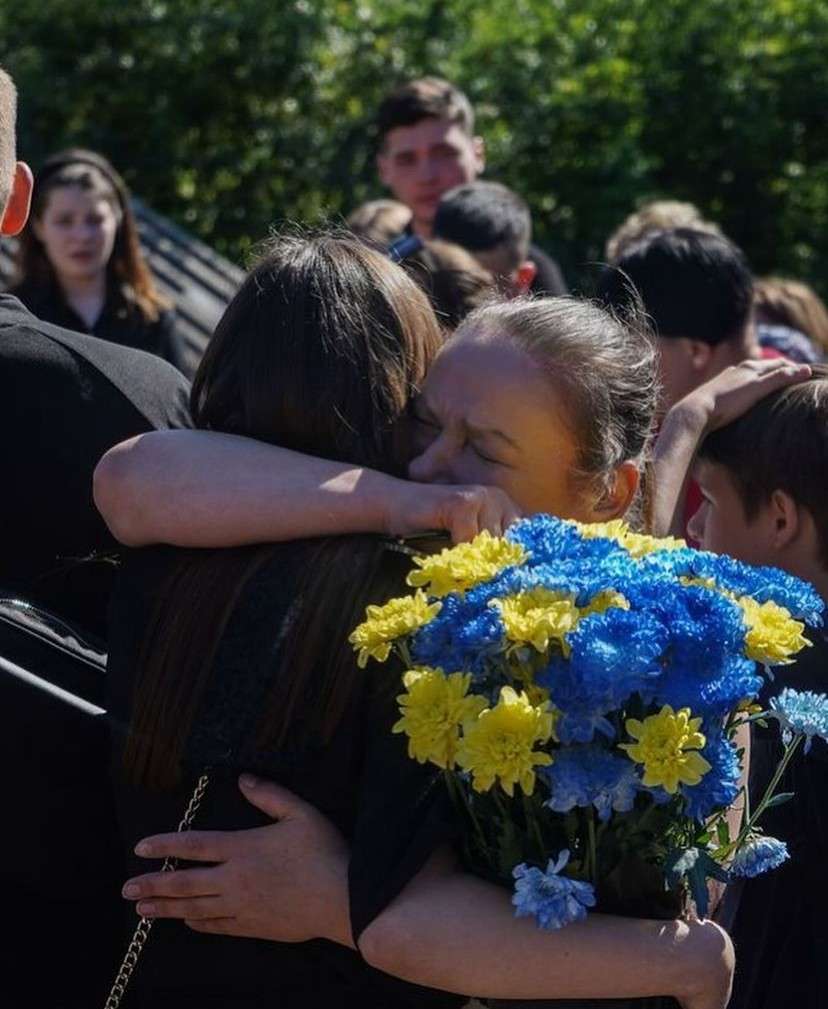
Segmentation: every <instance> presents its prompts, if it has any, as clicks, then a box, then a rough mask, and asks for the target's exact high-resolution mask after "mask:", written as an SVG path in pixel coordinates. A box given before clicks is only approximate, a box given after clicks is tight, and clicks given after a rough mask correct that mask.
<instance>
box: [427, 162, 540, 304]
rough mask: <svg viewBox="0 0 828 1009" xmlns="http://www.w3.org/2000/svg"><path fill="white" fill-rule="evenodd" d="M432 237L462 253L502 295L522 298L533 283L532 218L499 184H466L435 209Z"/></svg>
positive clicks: (523, 205)
mask: <svg viewBox="0 0 828 1009" xmlns="http://www.w3.org/2000/svg"><path fill="white" fill-rule="evenodd" d="M433 230H434V236H435V238H442V239H444V240H445V241H447V242H454V243H455V244H456V245H462V247H463V248H464V249H467V250H468V251H469V252H470V253H471V254H472V255H473V256H474V258H475V259H476V260H477V261H478V262H479V263H480V265H481V266H482V267H483V268H484V269H486V270H488V271H489V272H490V273H492V274H493V275H494V276H495V277H496V278H497V281H498V285H499V286H500V287H501V289H502V290H503V292H504V293H505V294H506V295H508V296H510V297H515V296H516V295H519V294H525V293H526V292H527V291H528V290H529V288H530V287H531V286H532V281H533V280H534V279H535V273H536V267H535V264H534V263H533V262H532V261H531V260H530V259H529V258H528V257H529V243H530V241H531V238H532V217H531V214H530V213H529V207H528V206H527V204H526V201H525V200H523V199H521V197H520V196H518V194H517V193H515V192H513V191H512V190H511V189H509V188H508V187H507V186H504V185H501V184H500V183H499V182H482V181H477V182H468V183H466V184H465V185H462V186H455V187H454V189H450V190H449V191H448V192H447V193H445V194H444V195H443V197H442V199H441V200H440V202H439V204H438V205H437V213H436V215H435V217H434V228H433Z"/></svg>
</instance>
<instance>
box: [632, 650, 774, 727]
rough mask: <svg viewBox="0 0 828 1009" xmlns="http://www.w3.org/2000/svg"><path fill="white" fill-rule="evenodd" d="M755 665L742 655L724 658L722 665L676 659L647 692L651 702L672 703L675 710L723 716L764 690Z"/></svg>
mask: <svg viewBox="0 0 828 1009" xmlns="http://www.w3.org/2000/svg"><path fill="white" fill-rule="evenodd" d="M762 683H763V681H762V677H761V676H760V675H759V672H758V670H757V667H756V663H755V662H751V660H750V659H746V658H744V657H743V656H741V655H731V656H728V657H726V658H724V659H723V660H722V661H721V662H720V663H719V664H718V665H711V666H702V665H700V664H698V663H697V662H692V663H687V662H685V663H679V662H677V661H675V660H674V659H673V660H671V661H669V662H668V663H667V666H666V668H665V670H664V673H663V674H662V676H661V678H660V679H659V680H658V682H657V683H656V684H655V685H654V686H653V687H652V689H651V690H650V691H649V692H648V693H647V700H654V701H655V702H656V703H657V704H669V705H670V706H671V707H672V708H674V709H679V708H690V709H691V710H692V711H694V712H696V713H698V714H702V715H713V716H722V715H725V714H726V713H727V712H728V711H732V710H733V708H735V707H737V705H738V704H739V703H740V702H741V701H743V700H745V699H746V698H753V697H756V695H757V694H758V693H759V691H760V690H761V688H762Z"/></svg>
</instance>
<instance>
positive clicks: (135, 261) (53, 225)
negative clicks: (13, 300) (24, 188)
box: [11, 148, 184, 369]
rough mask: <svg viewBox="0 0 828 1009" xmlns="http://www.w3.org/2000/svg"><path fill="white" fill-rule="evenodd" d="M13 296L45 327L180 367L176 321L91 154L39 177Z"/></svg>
mask: <svg viewBox="0 0 828 1009" xmlns="http://www.w3.org/2000/svg"><path fill="white" fill-rule="evenodd" d="M11 293H12V294H14V295H15V296H16V297H18V298H20V300H21V301H22V302H23V304H24V305H25V306H26V307H27V308H28V309H29V310H30V311H31V312H33V313H34V314H35V315H37V316H38V317H39V318H41V319H43V320H45V321H46V322H51V323H54V324H55V325H58V326H63V327H64V328H66V329H73V330H77V331H79V332H82V333H91V334H92V335H93V336H97V337H100V338H101V339H103V340H109V341H111V342H113V343H120V344H122V345H123V346H127V347H137V348H138V349H139V350H146V351H148V352H150V353H152V354H157V355H158V356H159V357H163V358H165V359H166V360H167V361H170V362H171V363H172V364H174V365H175V366H176V367H178V368H179V369H181V368H182V366H183V364H184V355H183V347H182V345H181V338H180V336H179V335H178V334H177V333H176V330H175V316H174V313H173V312H172V311H171V309H170V306H169V304H168V302H167V301H166V300H165V299H164V298H163V297H162V296H161V295H160V294H159V292H158V290H157V289H156V287H155V283H154V282H153V279H152V274H151V273H150V271H149V268H148V267H147V264H146V263H145V261H144V258H143V256H142V254H141V249H140V246H139V243H138V231H137V228H136V224H135V218H134V216H133V213H132V210H131V208H130V204H129V192H128V191H127V188H126V185H125V183H124V181H123V179H122V178H121V176H120V175H119V174H118V173H117V172H116V171H115V169H114V168H113V167H112V165H111V164H110V163H109V162H108V161H107V160H106V158H104V157H103V156H102V155H100V154H96V153H95V152H94V151H87V150H83V149H81V148H71V149H69V150H66V151H60V152H59V153H57V154H53V155H52V156H51V157H49V158H48V159H47V160H46V161H45V162H44V164H43V166H42V167H41V169H40V171H39V172H38V173H37V176H36V178H35V185H34V191H33V195H32V211H31V217H30V219H29V224H28V226H27V227H26V229H25V230H24V231H23V233H22V234H21V236H20V247H19V253H18V258H17V277H16V280H15V286H14V287H13V288H12V291H11Z"/></svg>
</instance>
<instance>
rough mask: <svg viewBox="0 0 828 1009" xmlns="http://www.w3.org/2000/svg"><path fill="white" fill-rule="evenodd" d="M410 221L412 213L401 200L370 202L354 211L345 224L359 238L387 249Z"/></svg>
mask: <svg viewBox="0 0 828 1009" xmlns="http://www.w3.org/2000/svg"><path fill="white" fill-rule="evenodd" d="M410 220H411V211H410V210H409V208H408V207H407V206H406V205H405V204H404V203H400V202H399V200H369V202H368V203H363V204H362V205H361V206H359V207H357V208H356V210H352V211H351V213H350V214H348V218H347V220H346V221H345V223H346V224H347V226H348V230H349V231H351V232H353V234H355V235H356V236H357V237H358V238H362V239H364V240H365V241H367V242H370V243H371V244H372V245H375V246H377V247H378V248H380V249H387V248H388V246H389V245H390V244H391V243H392V242H393V241H394V239H395V238H399V236H400V235H401V234H402V232H403V231H405V229H406V226H407V225H408V223H409V221H410Z"/></svg>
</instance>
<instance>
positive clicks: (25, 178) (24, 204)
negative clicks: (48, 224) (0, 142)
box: [0, 161, 34, 235]
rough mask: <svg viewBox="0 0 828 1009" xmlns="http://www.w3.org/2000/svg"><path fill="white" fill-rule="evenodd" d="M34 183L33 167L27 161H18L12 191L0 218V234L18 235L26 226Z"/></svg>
mask: <svg viewBox="0 0 828 1009" xmlns="http://www.w3.org/2000/svg"><path fill="white" fill-rule="evenodd" d="M33 185H34V180H33V178H32V170H31V168H29V166H28V165H27V164H26V162H25V161H18V162H17V164H16V165H15V169H14V178H13V180H12V187H11V193H9V198H8V200H7V202H6V207H5V210H4V211H3V214H2V218H0V235H17V234H19V233H20V232H21V231H22V230H23V228H24V227H25V225H26V221H27V220H28V218H29V206H30V204H31V202H32V186H33Z"/></svg>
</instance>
